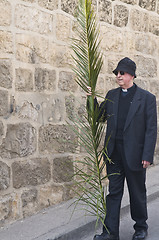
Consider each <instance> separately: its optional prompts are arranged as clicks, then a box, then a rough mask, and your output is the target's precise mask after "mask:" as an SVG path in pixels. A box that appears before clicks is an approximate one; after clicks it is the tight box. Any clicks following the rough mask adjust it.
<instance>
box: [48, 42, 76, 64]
mask: <svg viewBox="0 0 159 240" xmlns="http://www.w3.org/2000/svg"><path fill="white" fill-rule="evenodd" d="M49 49H50V51H49V61H50V64H51V65H52V66H54V67H58V68H61V67H62V68H65V67H66V68H67V67H68V68H70V69H71V68H72V64H73V59H72V56H71V55H72V50H71V49H70V48H69V47H67V46H62V45H61V46H60V45H57V44H55V43H50V46H49Z"/></svg>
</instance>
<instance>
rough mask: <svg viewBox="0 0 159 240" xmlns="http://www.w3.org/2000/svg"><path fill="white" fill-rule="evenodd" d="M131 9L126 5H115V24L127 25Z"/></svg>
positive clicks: (118, 25) (119, 25)
mask: <svg viewBox="0 0 159 240" xmlns="http://www.w3.org/2000/svg"><path fill="white" fill-rule="evenodd" d="M128 16H129V10H128V8H127V7H126V6H123V5H115V6H114V25H115V26H117V27H125V26H127V23H128Z"/></svg>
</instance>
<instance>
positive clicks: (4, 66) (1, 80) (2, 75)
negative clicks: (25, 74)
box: [0, 59, 12, 89]
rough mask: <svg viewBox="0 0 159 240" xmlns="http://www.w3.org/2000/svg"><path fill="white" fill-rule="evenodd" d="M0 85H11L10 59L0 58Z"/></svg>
mask: <svg viewBox="0 0 159 240" xmlns="http://www.w3.org/2000/svg"><path fill="white" fill-rule="evenodd" d="M0 87H4V88H7V89H9V88H11V87H12V66H11V63H10V61H4V60H2V59H0Z"/></svg>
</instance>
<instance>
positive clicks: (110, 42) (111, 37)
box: [100, 25, 124, 52]
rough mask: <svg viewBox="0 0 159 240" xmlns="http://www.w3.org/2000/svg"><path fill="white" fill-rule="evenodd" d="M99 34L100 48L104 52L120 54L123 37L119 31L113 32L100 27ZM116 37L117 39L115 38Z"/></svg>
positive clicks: (110, 29) (107, 28)
mask: <svg viewBox="0 0 159 240" xmlns="http://www.w3.org/2000/svg"><path fill="white" fill-rule="evenodd" d="M100 32H101V48H102V49H103V50H105V51H113V52H114V51H115V52H122V51H123V48H124V37H123V33H122V32H121V31H118V30H117V29H116V30H114V29H112V28H110V27H107V26H105V25H102V26H101V27H100ZM116 36H118V37H116Z"/></svg>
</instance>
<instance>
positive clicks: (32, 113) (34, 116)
mask: <svg viewBox="0 0 159 240" xmlns="http://www.w3.org/2000/svg"><path fill="white" fill-rule="evenodd" d="M38 114H39V112H38V109H37V108H36V106H34V105H33V104H32V103H31V102H28V101H25V102H24V103H23V105H22V107H19V109H18V117H20V118H23V119H30V120H32V121H38Z"/></svg>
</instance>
